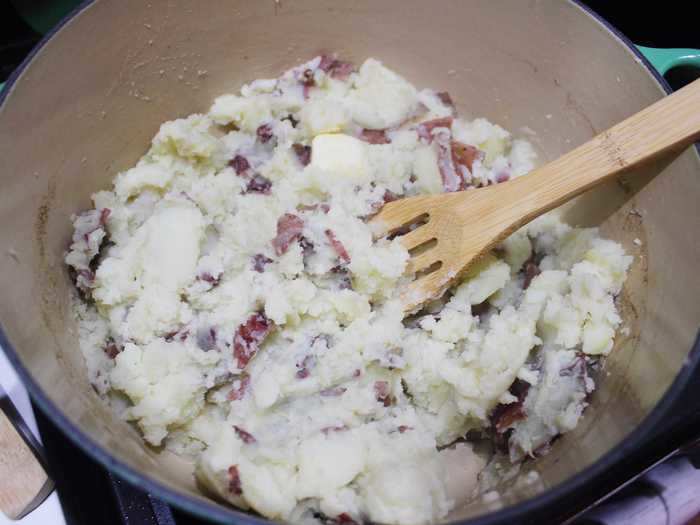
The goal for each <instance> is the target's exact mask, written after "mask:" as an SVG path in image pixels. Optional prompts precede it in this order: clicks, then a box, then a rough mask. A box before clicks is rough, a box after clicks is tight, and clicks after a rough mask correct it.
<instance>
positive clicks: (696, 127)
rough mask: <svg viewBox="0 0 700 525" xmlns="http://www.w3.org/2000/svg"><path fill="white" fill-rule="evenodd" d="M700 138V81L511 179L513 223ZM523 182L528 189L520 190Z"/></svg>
mask: <svg viewBox="0 0 700 525" xmlns="http://www.w3.org/2000/svg"><path fill="white" fill-rule="evenodd" d="M699 138H700V80H696V81H694V82H692V83H690V84H688V85H687V86H685V87H684V88H683V89H680V90H679V91H676V92H675V93H673V94H672V95H669V96H667V97H665V98H663V99H661V100H659V101H658V102H656V103H654V104H652V105H651V106H649V107H647V108H645V109H643V110H642V111H640V112H639V113H636V114H635V115H633V116H632V117H629V118H628V119H627V120H623V121H622V122H620V123H619V124H617V125H615V126H613V127H612V128H610V129H609V130H607V131H604V132H603V133H601V134H600V135H598V136H596V137H594V138H593V139H591V140H590V141H588V142H586V143H585V144H583V145H581V146H579V147H577V148H576V149H574V150H572V151H570V152H569V153H567V154H566V155H564V156H563V157H560V158H559V159H557V160H555V161H554V162H551V163H549V164H547V165H546V166H543V167H542V168H538V169H536V170H534V171H533V172H531V173H530V174H528V176H527V177H522V178H519V179H515V180H514V181H512V183H510V184H512V189H513V190H515V194H516V195H518V196H519V197H518V198H517V200H516V202H518V205H516V206H513V208H514V209H513V219H514V222H516V223H519V224H525V223H527V222H529V221H530V220H531V219H533V218H534V217H536V216H537V215H540V214H541V213H543V212H545V211H548V210H551V209H553V208H556V207H557V206H559V205H560V204H563V203H564V202H566V201H568V200H570V199H571V198H573V197H575V196H576V195H579V194H581V193H583V192H585V191H586V190H588V189H589V188H591V187H592V186H595V185H597V184H599V183H600V182H602V181H604V180H606V179H608V178H610V177H612V176H614V175H616V174H618V173H620V172H621V171H623V170H626V169H627V168H629V167H632V166H635V165H638V164H641V163H643V162H645V161H648V160H651V159H652V158H654V157H657V156H659V155H661V154H662V153H664V152H667V151H669V150H673V149H676V148H678V149H680V148H682V147H685V146H688V145H689V144H692V143H693V142H694V141H696V140H698V139H699ZM520 185H523V188H520Z"/></svg>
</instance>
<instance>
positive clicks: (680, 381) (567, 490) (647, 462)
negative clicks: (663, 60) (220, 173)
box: [0, 0, 700, 525]
mask: <svg viewBox="0 0 700 525" xmlns="http://www.w3.org/2000/svg"><path fill="white" fill-rule="evenodd" d="M567 1H568V2H569V3H571V4H573V5H574V6H576V7H578V8H579V9H580V10H581V11H582V12H583V14H584V15H588V16H590V17H591V18H593V20H595V21H596V22H597V23H599V24H600V25H601V26H602V27H603V28H604V29H606V30H607V31H608V32H609V33H611V34H612V35H613V36H614V37H616V38H617V39H618V40H619V41H620V42H621V43H622V44H624V45H625V46H626V47H627V48H628V49H629V50H630V51H631V52H632V54H633V55H634V56H635V57H636V59H637V60H638V61H639V63H640V64H641V65H642V66H644V68H645V69H646V70H647V72H648V73H649V74H650V75H651V76H652V78H653V79H654V80H656V82H657V83H658V85H659V86H660V87H661V88H662V90H663V91H664V92H665V93H666V94H667V95H668V94H670V93H671V92H672V90H671V87H670V86H669V85H668V83H667V82H666V81H665V80H664V78H663V77H662V76H661V75H660V74H659V73H658V71H657V70H656V69H655V68H654V67H653V66H652V65H651V63H650V62H649V61H648V60H647V59H646V58H645V57H644V55H643V54H642V53H641V52H640V51H639V50H638V49H637V48H636V46H635V45H634V44H633V43H632V42H631V41H630V40H629V39H628V38H627V37H626V36H625V35H624V34H623V33H621V32H620V31H619V30H618V29H616V28H615V27H614V26H613V25H612V24H610V23H609V22H608V21H607V20H605V19H604V18H603V17H602V16H600V15H598V14H597V13H596V12H595V11H593V10H592V9H591V8H590V7H588V6H586V5H583V4H582V3H581V0H567ZM93 2H94V0H84V1H83V2H82V3H81V4H80V5H78V6H77V7H76V8H75V9H73V11H71V12H70V13H69V14H68V15H67V16H66V17H65V18H64V19H63V20H61V22H60V23H59V24H58V25H57V26H56V27H54V28H53V29H52V30H51V31H49V32H48V33H46V35H44V37H43V38H42V39H41V40H40V42H39V43H38V44H37V45H36V47H34V49H32V51H31V52H30V53H29V55H27V57H26V58H25V59H24V60H23V61H22V63H21V64H20V66H19V67H18V68H17V69H16V70H15V71H13V72H12V74H11V75H10V77H9V78H8V79H7V81H6V83H5V89H3V90H2V92H1V93H0V106H2V104H3V103H4V101H5V98H6V97H7V95H8V93H9V92H10V91H11V88H12V87H13V85H14V84H15V82H16V81H17V79H18V78H19V77H20V76H21V74H22V73H23V72H24V70H25V69H26V68H27V67H28V66H29V64H30V63H31V62H32V60H33V59H34V57H35V56H36V55H37V54H38V53H39V52H40V51H41V50H42V49H43V48H44V46H45V45H46V44H47V43H48V42H49V41H50V40H51V38H52V37H53V36H54V35H55V34H56V33H57V32H58V31H60V30H61V29H62V28H63V27H64V26H65V25H66V24H67V23H68V22H70V21H71V20H72V19H73V18H75V17H76V16H77V15H78V14H80V13H82V12H83V11H84V10H85V9H87V8H88V7H89V6H90V5H92V4H93ZM695 147H696V148H697V152H698V153H700V143H696V144H695ZM0 347H1V348H2V349H3V350H4V351H5V355H6V356H7V358H8V359H9V361H10V363H11V364H12V366H13V367H14V369H15V370H16V372H17V374H18V375H19V377H20V379H21V380H22V383H23V384H24V386H25V387H26V388H27V390H28V392H29V394H30V396H31V398H32V400H33V401H34V402H35V403H36V404H37V406H38V407H39V408H40V410H41V411H42V412H43V413H44V414H45V415H46V416H47V417H48V418H49V419H50V420H51V421H52V423H53V424H55V425H56V426H57V427H58V428H59V429H60V430H61V431H62V432H63V434H64V435H66V436H68V438H69V439H70V440H71V441H72V442H73V443H74V444H75V445H77V446H78V447H79V448H80V449H81V450H82V451H83V452H85V453H86V454H88V455H89V456H90V457H91V458H92V459H94V460H96V461H97V462H98V463H100V464H101V465H102V466H103V467H105V468H106V469H108V470H109V471H111V472H114V473H115V474H116V475H117V476H119V477H120V478H122V479H124V480H125V481H127V482H128V483H130V484H132V485H134V486H135V487H138V488H140V489H142V490H146V491H148V492H149V493H150V494H153V495H154V496H156V497H158V498H160V499H162V500H164V501H166V502H167V503H169V504H172V505H174V506H176V507H179V508H181V509H183V510H185V511H186V512H189V513H191V514H194V515H195V516H197V517H199V518H202V519H204V520H207V521H209V520H211V521H215V522H217V523H221V524H226V523H231V520H232V519H233V520H236V523H244V524H251V525H252V524H255V525H263V524H265V525H267V524H269V523H272V521H271V520H268V519H266V518H263V517H260V516H255V515H252V514H249V513H246V512H243V511H240V510H238V509H235V508H233V507H231V508H226V507H223V506H221V505H219V504H217V503H216V502H214V501H213V500H204V499H198V498H196V497H193V496H191V495H189V494H183V493H179V492H178V491H176V490H175V489H172V488H169V487H167V486H166V485H165V484H163V483H161V482H160V481H157V480H156V479H154V478H152V477H151V476H150V475H149V474H147V473H145V472H139V471H138V470H137V469H135V468H133V467H131V466H129V465H127V464H126V463H124V462H123V461H121V460H119V459H117V458H115V457H114V456H112V455H111V454H110V453H109V452H108V451H107V450H105V449H104V448H102V446H101V445H99V444H98V443H97V442H96V441H94V440H93V439H92V438H91V437H90V436H88V435H87V434H86V433H85V432H83V431H82V430H81V429H80V428H79V427H78V426H77V425H75V424H74V423H73V422H71V421H70V420H69V419H68V418H67V417H66V416H65V414H63V413H62V412H61V411H60V409H59V408H58V407H57V406H56V405H55V403H54V402H53V401H51V399H50V398H49V397H48V396H47V395H46V393H45V392H44V391H43V390H42V389H41V387H40V386H39V385H38V383H36V382H35V381H34V379H33V378H32V376H31V374H30V372H29V370H28V369H27V368H25V366H24V365H23V364H22V362H21V360H20V358H19V355H18V354H17V352H16V351H15V349H14V347H13V346H12V344H11V343H10V341H9V340H8V339H7V336H6V335H5V332H4V329H3V327H2V324H1V323H0ZM695 373H698V374H700V334H699V336H698V338H697V339H696V341H695V343H694V344H693V347H692V348H691V349H690V351H689V353H688V358H687V359H686V361H685V363H684V365H683V367H682V368H681V369H680V370H679V372H678V375H677V376H676V378H675V379H674V381H673V383H672V384H671V386H670V387H669V388H668V390H667V391H666V392H665V393H664V395H663V397H662V398H661V399H660V401H659V402H658V403H657V404H656V406H655V407H654V408H653V409H652V410H651V412H650V413H649V414H648V415H647V417H646V418H645V419H644V420H643V421H642V422H641V423H640V424H639V425H638V426H637V427H636V428H635V429H633V430H632V431H631V432H630V434H629V435H628V436H627V437H626V438H624V439H623V441H622V442H620V443H618V444H617V445H616V446H615V447H613V448H612V449H610V450H609V451H607V452H606V453H605V454H604V455H603V456H601V457H600V458H599V459H598V460H597V461H595V462H594V463H593V464H592V465H590V466H588V467H587V468H585V469H583V470H582V471H581V472H579V473H577V474H575V475H573V476H572V477H570V478H568V479H566V480H565V481H563V482H562V483H560V484H559V485H556V486H554V487H552V488H550V489H548V490H546V491H544V492H543V493H541V494H539V495H537V496H535V497H532V498H529V499H527V500H524V501H521V502H518V503H515V504H513V505H510V506H507V507H505V508H503V509H499V510H496V511H493V512H491V513H489V514H485V515H482V516H476V517H473V518H468V519H465V520H459V521H454V522H451V523H452V524H454V525H457V524H459V525H496V524H503V523H518V522H520V521H521V520H523V519H526V520H528V521H529V520H530V519H532V518H533V517H534V515H544V514H545V513H546V514H547V515H548V516H549V517H550V519H552V518H555V517H556V514H555V511H554V510H549V512H548V509H553V508H554V506H555V505H556V504H557V503H561V502H562V501H564V500H565V499H567V498H568V499H569V500H571V503H572V506H569V507H568V508H569V509H572V508H574V509H576V511H578V512H580V511H581V510H583V509H584V508H585V507H586V506H588V505H591V504H593V503H594V502H595V501H597V499H599V498H601V497H602V496H603V495H604V494H605V492H600V490H599V491H598V492H600V494H597V495H596V492H595V491H594V492H593V498H592V500H590V501H588V502H585V501H581V500H582V499H583V498H580V497H577V495H582V494H583V493H584V492H585V493H587V494H589V495H591V492H590V487H591V486H593V485H594V484H595V485H596V486H598V487H602V488H604V487H608V490H610V489H612V490H616V489H617V488H620V487H622V486H623V485H624V484H625V483H626V482H627V481H629V478H630V476H629V470H630V468H629V457H630V456H632V455H633V453H635V452H639V451H640V450H641V449H642V448H643V447H642V446H643V445H644V444H646V443H647V440H648V438H649V437H650V436H652V435H653V434H655V433H656V432H657V431H658V429H659V428H660V427H661V426H662V422H663V420H664V419H666V418H667V417H668V414H669V412H670V409H671V408H672V406H673V405H674V404H675V403H676V401H677V399H678V398H679V397H680V396H681V394H682V393H683V392H684V391H685V390H686V387H687V386H688V383H689V381H690V379H691V378H692V377H693V375H694V374H695ZM686 437H687V436H686ZM684 444H685V443H683V442H679V443H675V445H672V446H671V450H662V451H660V453H659V451H658V450H657V451H656V452H657V455H656V457H654V458H645V459H643V460H641V461H639V464H638V465H637V466H638V467H640V466H641V469H638V472H635V473H634V474H635V475H636V474H641V473H642V472H643V471H644V470H646V469H648V468H650V467H651V466H653V465H654V464H656V463H657V462H659V461H661V460H663V459H665V458H666V457H668V456H669V455H671V454H673V453H675V452H676V450H678V448H679V447H681V446H682V445H684ZM665 445H666V446H667V447H668V445H667V444H665ZM623 461H624V462H626V463H627V465H626V466H625V467H623V468H618V469H615V471H612V468H611V467H613V466H615V465H619V464H620V463H621V462H623ZM604 477H605V482H603V478H604ZM633 477H634V476H633ZM611 481H614V483H611ZM585 489H588V491H586V490H585ZM567 514H568V513H567ZM565 517H566V518H570V517H571V516H570V515H567V516H565Z"/></svg>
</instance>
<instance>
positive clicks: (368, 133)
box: [360, 129, 391, 144]
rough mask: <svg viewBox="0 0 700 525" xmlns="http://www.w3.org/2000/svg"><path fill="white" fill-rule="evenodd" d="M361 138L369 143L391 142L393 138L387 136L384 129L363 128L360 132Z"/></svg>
mask: <svg viewBox="0 0 700 525" xmlns="http://www.w3.org/2000/svg"><path fill="white" fill-rule="evenodd" d="M360 140H363V141H365V142H368V143H369V144H391V140H390V139H389V137H387V136H386V130H384V129H363V130H362V133H360Z"/></svg>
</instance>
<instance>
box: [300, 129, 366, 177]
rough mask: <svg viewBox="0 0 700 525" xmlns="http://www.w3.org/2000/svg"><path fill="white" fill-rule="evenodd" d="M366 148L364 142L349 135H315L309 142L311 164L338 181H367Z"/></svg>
mask: <svg viewBox="0 0 700 525" xmlns="http://www.w3.org/2000/svg"><path fill="white" fill-rule="evenodd" d="M366 148H367V146H366V144H365V143H364V142H362V141H361V140H358V139H356V138H354V137H351V136H349V135H343V134H340V133H334V134H323V135H317V136H316V137H314V140H313V142H312V143H311V165H312V166H313V167H315V168H317V169H319V170H322V171H323V172H325V173H326V174H327V175H328V176H331V177H333V178H334V179H337V180H338V181H341V180H346V181H352V182H354V183H358V184H360V183H363V182H367V181H368V180H369V178H370V168H369V161H368V159H367V150H366Z"/></svg>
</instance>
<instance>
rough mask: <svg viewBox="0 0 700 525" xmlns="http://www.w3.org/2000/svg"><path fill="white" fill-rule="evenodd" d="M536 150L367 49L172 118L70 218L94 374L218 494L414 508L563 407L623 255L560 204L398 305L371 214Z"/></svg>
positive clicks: (517, 455)
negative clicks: (573, 221) (478, 437)
mask: <svg viewBox="0 0 700 525" xmlns="http://www.w3.org/2000/svg"><path fill="white" fill-rule="evenodd" d="M534 158H535V155H534V153H533V150H532V148H531V147H530V145H529V144H528V143H527V142H525V141H523V140H518V139H514V138H512V137H511V135H510V134H509V133H508V132H507V131H506V130H504V129H502V128H500V127H499V126H497V125H494V124H491V123H489V122H488V121H486V120H484V119H476V120H473V121H468V120H464V119H462V118H459V117H458V116H457V114H456V110H455V107H454V106H453V104H452V101H451V99H450V97H449V95H448V94H446V93H437V92H435V91H432V90H429V89H426V90H422V91H419V90H417V89H416V88H415V87H413V86H412V85H411V84H410V83H408V82H407V81H406V80H405V79H403V78H402V77H401V76H399V75H398V74H396V73H394V72H393V71H391V70H389V69H387V68H386V67H385V66H384V65H382V64H381V63H380V62H379V61H377V60H374V59H368V60H367V61H365V63H364V64H362V66H361V67H360V68H359V69H358V70H356V69H354V68H353V67H352V65H351V64H348V63H346V62H342V61H340V60H337V59H333V58H330V57H327V56H322V57H317V58H315V59H313V60H311V61H310V62H308V63H306V64H303V65H301V66H299V67H296V68H294V69H292V70H290V71H288V72H286V73H284V74H283V75H282V76H281V77H279V78H277V79H271V80H256V81H254V82H252V83H250V84H248V85H246V86H244V87H243V88H242V89H241V94H240V95H233V94H229V95H223V96H221V97H219V98H217V99H216V100H215V101H214V103H213V105H212V107H211V109H210V110H209V112H208V114H203V115H199V114H197V115H191V116H189V117H187V118H182V119H178V120H174V121H172V122H167V123H165V124H163V125H162V126H161V129H160V131H159V132H158V134H157V135H156V136H155V138H154V139H153V142H152V144H151V148H150V150H149V151H148V152H147V153H146V154H145V155H144V156H143V158H142V159H141V160H140V161H139V162H138V163H137V165H136V166H135V167H133V168H131V169H129V170H127V171H125V172H123V173H120V174H119V175H117V177H116V178H115V181H114V188H113V189H112V190H111V191H101V192H98V193H96V194H95V195H94V196H93V200H94V209H93V210H90V211H87V212H85V213H83V214H80V215H78V216H76V217H75V218H74V226H75V235H74V238H73V244H72V245H71V249H70V252H69V253H68V254H67V256H66V263H67V264H68V265H69V266H70V267H71V268H72V271H73V273H74V275H75V281H76V285H77V288H78V289H79V290H80V292H81V300H80V301H78V302H77V303H76V314H77V316H78V318H79V321H80V328H81V346H82V351H83V353H84V355H85V358H86V362H87V367H88V372H89V374H90V380H91V381H92V382H93V384H94V385H95V386H96V389H97V390H98V392H100V393H101V394H102V395H104V396H105V397H106V398H110V397H115V398H116V397H121V398H123V396H124V395H125V396H126V397H127V398H128V400H129V404H128V406H127V407H126V408H125V409H124V410H123V411H122V415H123V416H124V417H125V418H127V419H129V420H133V421H135V422H136V423H137V424H138V426H139V427H140V429H141V430H142V432H143V436H144V439H145V440H146V441H147V442H148V443H149V444H151V445H154V446H159V445H165V446H166V447H168V448H169V449H171V450H174V451H175V452H177V453H179V454H183V455H187V456H191V457H192V458H193V459H194V460H195V461H196V476H197V477H198V479H199V480H200V481H201V482H202V483H203V484H204V485H205V486H206V487H208V489H209V490H210V491H211V492H212V493H214V494H215V495H216V496H218V497H219V498H223V499H224V500H227V501H229V502H230V503H232V504H233V505H235V506H237V507H240V508H243V509H253V510H255V511H257V512H258V513H260V514H262V515H264V516H267V517H270V518H273V519H278V520H291V521H294V522H304V521H314V520H315V521H321V522H330V523H337V524H342V523H350V522H358V523H359V522H362V521H371V522H378V523H399V524H406V525H410V524H421V523H430V522H434V521H436V520H438V519H440V518H442V517H444V516H445V515H446V514H447V513H448V512H449V511H450V509H452V508H453V507H454V506H455V505H456V504H459V503H461V501H460V499H465V498H466V499H468V498H469V497H470V495H471V494H472V492H473V490H474V489H475V487H476V482H477V475H478V473H479V471H480V470H481V469H482V468H483V467H484V464H485V458H484V457H482V456H481V455H477V454H475V453H474V451H473V449H472V446H471V445H470V444H469V443H468V442H465V441H464V439H463V438H464V437H465V435H466V434H467V432H468V431H470V430H479V431H481V432H482V434H485V435H488V436H491V438H492V439H493V442H494V443H495V444H496V445H497V447H499V448H500V449H502V450H507V451H508V452H509V454H510V456H511V459H512V460H514V461H517V460H519V459H521V458H523V457H525V456H527V455H533V454H536V453H538V451H540V450H542V447H544V446H546V445H547V444H548V443H549V441H551V439H552V438H553V437H554V436H556V435H557V434H559V433H561V432H566V431H568V430H571V429H572V428H574V427H575V426H576V423H577V421H578V420H579V418H580V416H581V413H582V411H583V409H584V408H585V406H586V398H587V396H588V395H589V394H590V392H591V391H592V390H593V388H594V384H593V381H592V380H591V378H590V377H589V376H588V368H589V366H590V365H591V363H592V362H593V361H594V359H595V358H596V357H598V356H601V355H605V354H607V353H608V352H610V350H611V348H612V345H613V338H614V334H615V330H616V328H617V327H618V326H619V324H620V317H619V315H618V312H617V310H616V307H615V303H614V298H615V296H616V294H618V293H619V291H620V289H621V286H622V285H623V282H624V280H625V275H626V271H627V268H628V266H629V265H630V262H631V257H629V256H627V255H625V253H624V252H623V250H622V248H621V247H620V246H619V245H618V244H616V243H614V242H611V241H607V240H604V239H601V238H600V236H599V235H598V232H597V230H595V229H575V228H571V227H569V226H567V225H566V224H564V223H562V222H561V221H560V220H559V219H558V218H557V217H556V215H552V214H550V215H547V216H543V217H541V218H539V219H537V220H536V221H534V222H533V223H531V224H530V225H528V226H527V227H525V228H524V229H522V230H521V231H518V232H516V233H515V234H513V235H512V236H511V237H510V238H508V239H507V240H506V241H504V242H503V244H502V245H501V246H500V247H499V248H498V249H497V250H496V251H495V252H494V253H493V254H492V255H491V256H489V257H486V258H485V259H484V260H483V261H482V262H480V264H479V265H478V266H477V267H476V268H474V269H473V270H472V271H471V272H470V273H469V275H467V277H466V278H465V279H464V280H463V281H462V282H460V283H457V284H456V285H455V286H454V287H453V288H452V289H451V290H450V291H449V293H448V294H447V295H446V296H445V297H443V298H442V299H440V300H438V301H434V302H433V303H431V304H430V305H428V306H427V307H426V308H425V309H424V310H423V311H422V312H420V313H419V314H418V315H415V316H412V317H410V318H408V319H404V318H403V317H404V316H403V312H402V308H401V305H400V304H399V302H398V300H397V294H396V290H397V286H398V285H399V284H400V283H401V282H402V280H405V279H410V278H411V276H407V275H404V270H405V268H406V263H407V261H408V253H407V252H406V250H405V249H403V248H402V246H401V245H400V244H399V242H398V241H397V240H395V239H394V240H387V239H382V240H379V241H376V242H374V241H373V240H372V235H371V233H370V230H369V228H368V226H367V224H366V219H367V218H368V217H370V216H372V214H374V213H376V211H377V210H379V209H380V208H381V206H382V205H383V204H384V203H385V202H387V201H389V200H393V199H396V198H399V197H401V196H408V195H415V194H420V193H439V192H442V191H456V190H462V189H468V190H470V191H478V189H476V188H479V187H482V186H486V185H489V184H496V183H500V182H504V181H507V180H508V179H510V178H512V177H517V176H521V175H524V174H526V173H527V172H528V171H529V170H531V169H532V167H533V163H534Z"/></svg>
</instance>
